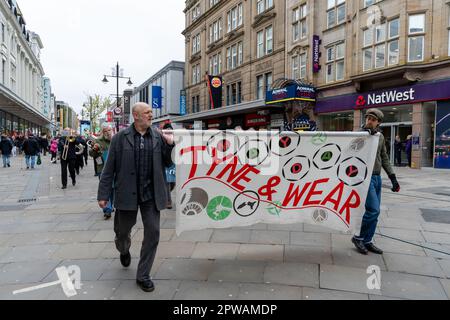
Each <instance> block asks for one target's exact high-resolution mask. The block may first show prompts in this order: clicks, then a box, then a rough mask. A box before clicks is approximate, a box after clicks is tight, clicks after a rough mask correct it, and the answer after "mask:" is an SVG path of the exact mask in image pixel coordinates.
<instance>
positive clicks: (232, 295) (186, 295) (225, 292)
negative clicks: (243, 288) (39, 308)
mask: <svg viewBox="0 0 450 320" xmlns="http://www.w3.org/2000/svg"><path fill="white" fill-rule="evenodd" d="M238 294H239V286H238V284H236V283H230V282H223V283H219V282H209V281H182V282H181V284H180V286H179V288H178V291H177V292H176V294H175V297H174V299H175V300H235V299H236V298H237V297H238Z"/></svg>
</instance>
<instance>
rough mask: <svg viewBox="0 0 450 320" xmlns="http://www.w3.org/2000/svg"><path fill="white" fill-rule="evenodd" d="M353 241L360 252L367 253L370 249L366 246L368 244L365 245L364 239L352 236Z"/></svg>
mask: <svg viewBox="0 0 450 320" xmlns="http://www.w3.org/2000/svg"><path fill="white" fill-rule="evenodd" d="M352 242H353V244H354V245H355V247H356V250H358V252H359V253H361V254H367V253H368V250H367V248H366V246H365V245H364V242H363V241H362V240H358V239H356V238H355V237H353V238H352Z"/></svg>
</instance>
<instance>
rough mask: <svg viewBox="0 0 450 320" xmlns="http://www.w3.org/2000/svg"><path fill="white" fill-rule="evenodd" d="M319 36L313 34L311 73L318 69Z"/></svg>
mask: <svg viewBox="0 0 450 320" xmlns="http://www.w3.org/2000/svg"><path fill="white" fill-rule="evenodd" d="M320 43H321V41H320V38H319V36H316V35H314V36H313V73H318V72H319V70H320V62H319V60H320Z"/></svg>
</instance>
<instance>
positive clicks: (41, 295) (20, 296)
mask: <svg viewBox="0 0 450 320" xmlns="http://www.w3.org/2000/svg"><path fill="white" fill-rule="evenodd" d="M40 284H41V283H32V282H30V283H21V284H8V285H0V300H10V301H11V300H46V299H47V298H48V296H49V295H50V294H51V293H52V292H53V291H54V290H57V289H58V287H48V288H43V289H39V290H36V291H31V292H25V293H17V294H14V291H16V290H22V289H26V288H30V287H34V286H36V285H40ZM59 288H60V287H59Z"/></svg>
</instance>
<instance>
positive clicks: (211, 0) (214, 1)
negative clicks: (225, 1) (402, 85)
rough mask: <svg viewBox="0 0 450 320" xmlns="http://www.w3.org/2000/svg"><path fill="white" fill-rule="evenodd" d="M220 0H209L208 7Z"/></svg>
mask: <svg viewBox="0 0 450 320" xmlns="http://www.w3.org/2000/svg"><path fill="white" fill-rule="evenodd" d="M219 1H220V0H209V7H210V8H212V7H214V6H215V5H216V4H218V3H219Z"/></svg>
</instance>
